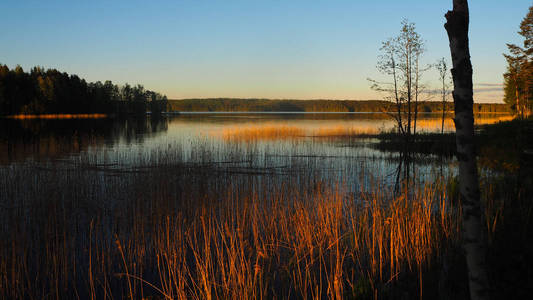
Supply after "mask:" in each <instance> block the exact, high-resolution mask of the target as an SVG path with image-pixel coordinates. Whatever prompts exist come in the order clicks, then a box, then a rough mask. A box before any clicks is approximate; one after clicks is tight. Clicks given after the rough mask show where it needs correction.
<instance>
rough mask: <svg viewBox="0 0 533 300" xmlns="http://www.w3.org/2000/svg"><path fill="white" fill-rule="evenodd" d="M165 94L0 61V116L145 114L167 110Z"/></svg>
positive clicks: (53, 70)
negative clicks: (26, 69) (23, 67)
mask: <svg viewBox="0 0 533 300" xmlns="http://www.w3.org/2000/svg"><path fill="white" fill-rule="evenodd" d="M166 108H167V97H166V96H164V95H162V94H160V93H157V92H154V91H150V90H146V89H145V88H144V87H143V86H142V85H135V86H130V85H129V84H125V85H123V86H119V85H116V84H113V83H112V82H111V81H109V80H107V81H105V82H104V83H102V82H100V81H97V82H87V81H85V79H82V78H80V77H78V76H77V75H73V74H70V75H69V74H67V73H65V72H60V71H58V70H56V69H46V70H45V69H44V68H42V67H33V68H32V69H31V70H30V72H24V70H23V69H22V67H20V66H16V67H15V68H14V69H12V70H10V69H9V68H8V67H7V66H6V65H1V64H0V116H1V115H4V116H8V115H42V114H54V115H55V114H106V115H114V116H128V115H136V116H144V115H145V114H146V113H147V112H151V113H152V114H159V113H161V112H164V111H166Z"/></svg>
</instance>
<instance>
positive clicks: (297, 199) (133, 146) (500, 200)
mask: <svg viewBox="0 0 533 300" xmlns="http://www.w3.org/2000/svg"><path fill="white" fill-rule="evenodd" d="M4 121H6V120H4ZM6 122H8V123H9V124H10V125H9V126H11V127H10V128H11V130H10V131H9V132H12V133H17V134H15V135H12V136H3V137H2V147H3V149H6V150H7V149H10V150H9V151H2V153H4V154H3V156H4V157H3V159H2V165H1V167H0V193H1V194H0V195H1V197H0V200H1V201H0V220H2V221H1V223H0V225H1V226H0V240H1V241H2V242H1V244H0V297H1V298H11V299H22V298H24V299H42V298H48V299H55V298H82V299H123V298H127V299H130V298H132V299H141V298H149V297H152V298H154V299H184V298H193V299H217V298H267V299H268V298H294V299H299V298H313V299H320V298H330V299H341V298H356V299H360V298H362V299H374V298H375V297H377V298H385V299H388V298H394V299H398V298H406V299H407V298H418V297H420V298H428V299H430V298H436V297H438V295H447V296H449V297H457V298H464V297H466V295H467V292H468V291H467V288H466V287H465V285H464V280H463V281H462V279H463V278H464V276H466V275H465V269H464V268H465V266H464V262H463V261H462V256H461V255H460V254H458V253H460V252H459V241H460V239H461V234H460V226H461V224H460V220H461V218H460V215H461V211H460V209H458V207H459V206H458V201H459V200H458V198H457V183H456V177H455V175H456V169H455V168H456V167H455V161H454V159H453V158H451V157H448V158H446V157H444V158H443V159H441V156H438V155H436V154H435V153H432V154H430V155H429V156H422V155H421V154H420V156H417V157H418V158H417V159H414V160H413V163H414V165H415V167H413V169H412V170H413V172H414V173H411V175H412V176H411V178H414V179H411V180H409V181H401V183H400V185H399V188H397V187H396V185H395V182H396V179H397V176H396V174H397V171H398V154H397V153H396V152H394V151H391V152H387V151H385V152H384V151H381V150H379V148H376V145H377V144H378V143H379V140H380V138H379V133H380V132H381V131H386V129H387V126H389V125H387V124H389V123H390V122H391V120H390V119H386V118H385V119H383V118H382V119H379V118H376V116H374V115H372V116H367V115H357V116H354V115H348V116H347V115H343V116H339V115H329V114H318V115H247V114H238V115H232V114H229V115H220V114H214V115H213V114H212V115H182V116H180V117H175V118H171V119H162V120H159V121H156V120H150V119H148V120H143V121H138V122H129V123H128V122H126V121H111V120H106V119H103V120H84V121H82V120H70V121H68V120H61V121H52V120H38V121H37V120H25V121H16V120H9V121H6ZM54 122H56V123H55V125H54ZM57 122H59V123H61V122H73V123H69V124H70V125H69V126H65V123H62V125H61V126H60V127H61V128H64V130H63V131H57V130H54V128H56V127H57V126H58V123H57ZM116 122H119V123H116ZM493 122H494V120H493ZM89 123H90V125H91V126H85V127H84V126H82V125H83V124H85V125H87V124H89ZM422 123H423V122H422ZM422 123H420V124H422ZM427 123H428V124H433V123H431V118H428V119H427ZM6 124H7V123H6ZM75 124H76V125H75ZM433 125H435V128H434V129H436V130H440V119H438V117H437V118H436V121H435V122H434V124H433ZM433 125H431V126H433ZM431 126H430V127H428V131H430V130H434V129H432V128H433V127H431ZM66 128H70V129H66ZM84 128H85V129H84ZM98 128H99V130H97V129H98ZM46 132H48V134H47V133H46ZM52 145H55V148H54V147H52ZM69 147H70V148H69ZM50 149H52V150H50ZM8 153H10V155H8ZM23 153H25V154H23ZM482 168H483V170H485V171H484V172H482V174H483V181H482V184H483V185H482V191H483V193H482V199H483V201H484V203H485V210H486V213H487V222H486V226H487V229H488V230H487V232H488V233H489V236H488V240H489V242H490V243H492V245H496V246H495V247H494V249H495V250H494V251H493V252H492V253H493V254H494V255H498V253H500V252H498V251H504V252H505V248H500V247H503V245H502V241H504V242H505V243H507V242H508V239H509V237H508V236H507V231H506V230H508V227H509V226H514V225H512V224H515V225H516V224H520V225H519V226H518V227H513V230H516V231H517V232H519V233H520V234H517V236H514V238H516V240H514V242H523V239H524V238H525V236H527V233H529V232H530V230H529V227H530V226H527V225H525V224H528V223H527V222H526V220H527V219H528V218H531V215H530V214H522V213H520V214H518V217H519V218H521V219H515V217H516V215H514V216H513V219H510V218H509V216H510V215H511V214H516V211H515V210H510V209H508V207H509V205H510V203H512V205H513V206H514V205H521V206H520V207H521V208H522V209H523V210H525V211H529V212H531V204H530V203H529V202H528V201H525V199H524V198H523V197H524V196H525V195H528V194H527V193H528V192H529V191H528V190H527V188H524V187H522V186H521V185H518V184H516V185H514V188H515V189H516V191H513V195H515V192H516V195H524V196H521V197H518V198H517V199H515V198H513V197H511V196H510V194H509V193H506V192H503V191H507V189H508V188H509V184H511V183H512V182H516V180H523V178H521V179H518V178H515V177H509V176H504V174H505V173H502V172H504V171H501V170H496V169H494V168H489V167H482ZM513 174H514V173H513ZM513 178H514V179H513ZM529 195H531V194H529ZM529 244H530V243H529ZM529 244H528V243H527V242H526V243H525V244H524V245H529ZM502 249H503V250H502ZM520 253H522V252H520ZM513 259H514V258H513ZM526 262H527V263H529V265H528V264H525V265H524V268H526V269H525V271H527V266H530V265H531V260H528V259H526ZM495 263H498V261H497V260H495ZM498 264H499V263H498ZM498 266H499V268H500V269H499V270H502V269H504V270H507V269H508V268H507V267H506V266H502V265H498ZM519 271H520V270H519ZM519 271H516V270H514V271H512V272H516V273H517V274H522V273H521V272H519ZM521 271H524V270H523V269H521ZM495 274H496V273H495ZM513 274H514V273H513ZM461 276H463V277H461ZM495 276H496V275H495ZM521 280H523V281H522V283H527V282H528V280H531V279H529V278H528V277H527V276H525V277H522V278H521ZM524 281H525V282H524ZM517 284H518V283H517ZM526 291H527V289H517V290H514V291H509V290H502V291H501V293H502V294H506V295H509V294H513V293H515V294H514V295H522V294H521V293H524V292H526ZM443 297H444V296H443Z"/></svg>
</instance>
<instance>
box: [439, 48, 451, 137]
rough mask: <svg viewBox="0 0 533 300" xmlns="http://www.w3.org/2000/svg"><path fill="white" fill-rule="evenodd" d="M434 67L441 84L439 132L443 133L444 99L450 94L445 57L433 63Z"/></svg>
mask: <svg viewBox="0 0 533 300" xmlns="http://www.w3.org/2000/svg"><path fill="white" fill-rule="evenodd" d="M435 68H437V70H438V71H439V82H440V84H441V89H440V96H441V99H442V125H441V129H440V133H441V134H443V133H444V118H445V116H446V99H447V98H448V95H449V94H450V91H449V87H450V85H449V83H448V82H449V80H450V79H449V77H448V71H449V70H448V64H447V63H446V59H445V58H444V57H443V58H441V59H439V60H438V61H437V63H436V64H435Z"/></svg>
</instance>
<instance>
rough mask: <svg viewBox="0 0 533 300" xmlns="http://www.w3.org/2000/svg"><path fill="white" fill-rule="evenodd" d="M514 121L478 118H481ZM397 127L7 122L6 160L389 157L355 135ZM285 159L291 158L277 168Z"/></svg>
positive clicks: (297, 117)
mask: <svg viewBox="0 0 533 300" xmlns="http://www.w3.org/2000/svg"><path fill="white" fill-rule="evenodd" d="M510 118H511V116H509V115H478V116H476V123H477V124H487V123H495V122H498V121H502V120H508V119H510ZM394 125H395V124H394V121H393V120H392V119H391V118H390V117H389V116H388V115H387V114H379V113H348V114H347V113H333V114H331V113H324V114H321V113H309V114H302V113H286V114H279V113H265V114H258V113H255V114H250V113H230V114H228V113H210V114H205V113H202V114H201V113H195V114H182V115H179V116H173V117H168V118H162V119H151V118H146V119H129V120H116V119H106V118H103V119H67V120H54V119H34V120H13V119H2V120H0V128H2V129H1V130H0V163H1V164H9V163H12V162H21V161H25V160H28V159H32V160H41V159H58V158H68V157H71V156H77V155H79V154H80V153H83V152H89V153H92V154H94V155H97V156H98V155H100V154H102V153H105V154H106V155H111V157H112V158H113V160H114V161H120V162H121V163H133V164H135V163H136V162H138V161H139V159H138V156H139V155H141V156H150V155H151V154H152V153H153V152H154V151H163V150H164V149H167V150H168V149H174V150H175V151H178V150H176V149H179V152H181V154H180V160H183V161H192V162H194V161H197V160H201V159H204V158H205V157H204V158H200V157H199V156H198V153H200V152H201V148H209V149H210V152H212V153H216V154H213V157H212V158H210V159H212V160H213V161H227V160H228V159H231V158H232V157H233V156H234V154H233V153H236V151H235V148H239V149H240V150H239V151H241V150H242V151H243V153H247V154H245V155H248V156H253V157H254V159H255V160H256V162H257V163H254V165H258V164H265V163H274V162H273V161H272V160H271V159H269V158H271V157H277V158H278V159H277V160H282V159H279V157H292V158H293V160H294V158H295V157H300V158H301V157H310V156H315V157H318V156H321V157H344V158H346V157H361V158H364V157H383V153H380V152H379V151H376V150H375V149H372V148H371V147H367V146H368V144H369V143H372V140H368V139H366V140H361V139H354V136H358V135H361V134H366V135H370V134H377V133H379V132H382V131H390V130H393V128H394ZM444 126H445V131H451V130H453V122H452V120H451V118H450V116H448V117H447V118H446V120H445V124H444ZM417 128H418V131H421V132H434V131H440V128H441V119H440V116H439V115H438V114H421V115H420V118H419V120H418V124H417ZM243 143H244V144H243ZM232 144H234V145H232ZM319 144H320V145H319ZM355 148H356V149H355ZM110 150H113V151H112V153H111V152H110ZM165 151H166V150H165ZM237 152H238V151H237ZM110 153H111V154H110ZM131 153H135V155H133V154H131ZM130 154H131V155H130ZM243 155H244V154H243ZM134 156H135V157H134ZM237 160H241V159H237ZM282 163H287V162H286V161H281V162H280V163H278V165H279V164H282Z"/></svg>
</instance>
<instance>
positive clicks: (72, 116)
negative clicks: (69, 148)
mask: <svg viewBox="0 0 533 300" xmlns="http://www.w3.org/2000/svg"><path fill="white" fill-rule="evenodd" d="M107 117H108V115H107V114H41V115H26V114H24V115H13V116H9V118H13V119H21V120H23V119H102V118H107Z"/></svg>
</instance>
